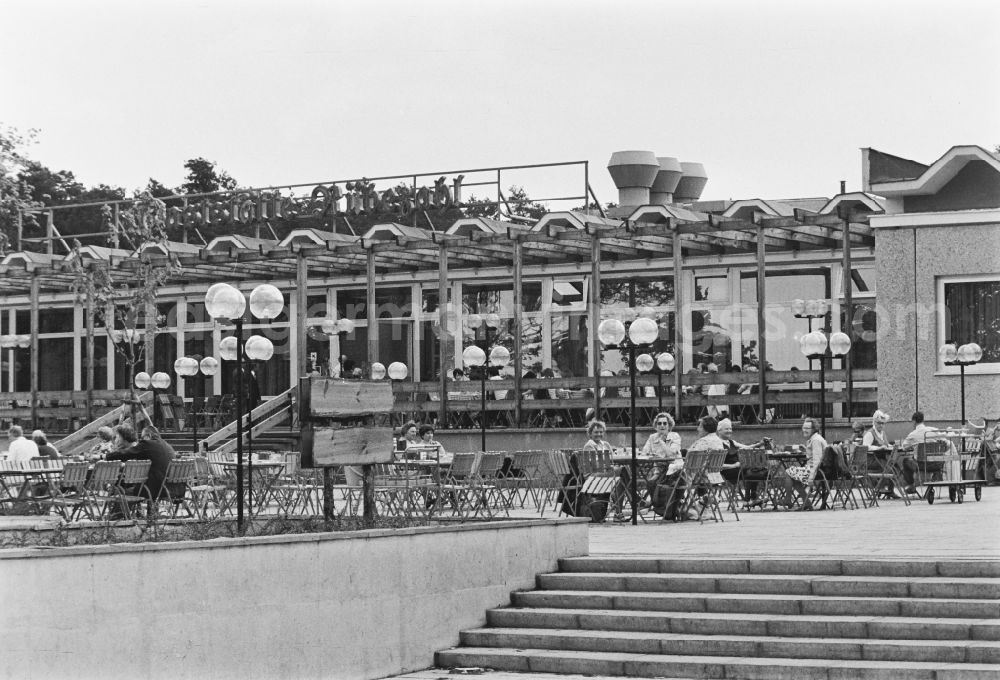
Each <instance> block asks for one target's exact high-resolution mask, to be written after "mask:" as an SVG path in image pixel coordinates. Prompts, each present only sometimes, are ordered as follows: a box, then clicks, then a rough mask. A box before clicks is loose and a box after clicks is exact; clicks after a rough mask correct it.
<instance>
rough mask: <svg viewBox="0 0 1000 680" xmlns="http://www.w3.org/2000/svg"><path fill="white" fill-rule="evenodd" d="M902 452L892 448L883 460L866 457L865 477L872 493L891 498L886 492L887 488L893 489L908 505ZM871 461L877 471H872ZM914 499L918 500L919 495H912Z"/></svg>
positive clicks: (870, 456)
mask: <svg viewBox="0 0 1000 680" xmlns="http://www.w3.org/2000/svg"><path fill="white" fill-rule="evenodd" d="M903 455H904V454H903V450H902V449H900V448H899V447H898V446H895V447H893V449H892V452H891V453H890V454H889V456H888V457H887V458H885V459H882V458H879V457H878V456H872V455H869V456H868V465H869V467H868V472H867V474H866V475H865V476H866V477H867V478H868V486H869V487H870V488H871V489H872V491H873V493H875V494H879V493H882V494H884V495H885V496H886V497H892V494H890V493H889V492H888V489H889V488H892V489H895V490H896V491H897V492H898V493H899V495H900V497H901V498H902V499H903V503H904V504H905V505H909V504H910V495H911V494H909V493H907V492H906V488H907V486H906V480H905V479H903V465H902V461H903ZM872 461H874V462H875V464H876V465H877V466H878V469H872V465H871V463H872ZM913 495H914V497H915V498H919V496H920V495H919V494H913Z"/></svg>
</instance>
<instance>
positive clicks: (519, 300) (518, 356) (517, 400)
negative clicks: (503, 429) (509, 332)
mask: <svg viewBox="0 0 1000 680" xmlns="http://www.w3.org/2000/svg"><path fill="white" fill-rule="evenodd" d="M521 248H522V246H521V243H520V242H518V241H515V242H514V258H513V259H514V426H515V427H521V423H522V422H523V418H522V403H521V400H522V396H521V391H522V390H521V378H522V375H523V373H524V357H523V356H522V353H523V352H524V339H523V337H522V333H523V330H524V319H523V312H524V290H523V287H522V286H523V284H522V280H521V277H522V273H523V272H522V271H521V265H522V258H521ZM445 396H447V395H442V398H444V397H445Z"/></svg>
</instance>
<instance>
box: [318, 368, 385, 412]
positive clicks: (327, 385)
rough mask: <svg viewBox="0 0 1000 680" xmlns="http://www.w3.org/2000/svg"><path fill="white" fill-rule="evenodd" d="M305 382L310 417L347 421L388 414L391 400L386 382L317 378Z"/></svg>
mask: <svg viewBox="0 0 1000 680" xmlns="http://www.w3.org/2000/svg"><path fill="white" fill-rule="evenodd" d="M308 380H309V397H308V404H309V416H310V417H312V418H350V417H358V416H367V415H374V414H377V413H389V412H390V411H392V405H393V403H394V399H393V396H392V385H391V384H390V383H389V381H386V380H382V381H377V382H376V381H372V382H366V381H363V380H339V379H336V378H318V377H311V378H309V379H308Z"/></svg>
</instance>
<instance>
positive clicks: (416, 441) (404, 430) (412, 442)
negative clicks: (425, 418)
mask: <svg viewBox="0 0 1000 680" xmlns="http://www.w3.org/2000/svg"><path fill="white" fill-rule="evenodd" d="M399 434H400V437H399V439H397V440H396V451H397V452H405V451H406V450H407V449H410V448H413V447H414V446H419V445H420V434H419V432H418V427H417V424H416V423H415V422H413V421H412V420H411V421H409V422H407V423H406V424H405V425H403V427H401V428H400V430H399ZM407 457H409V456H407Z"/></svg>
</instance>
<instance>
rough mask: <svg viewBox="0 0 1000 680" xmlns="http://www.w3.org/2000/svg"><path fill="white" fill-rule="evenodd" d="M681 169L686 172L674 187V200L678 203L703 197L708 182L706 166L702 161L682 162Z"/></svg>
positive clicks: (689, 201) (691, 201) (690, 201)
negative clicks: (702, 193)
mask: <svg viewBox="0 0 1000 680" xmlns="http://www.w3.org/2000/svg"><path fill="white" fill-rule="evenodd" d="M681 170H682V171H683V172H684V174H683V176H682V177H681V180H680V182H678V183H677V188H676V189H674V200H675V201H676V202H677V203H693V202H694V201H697V200H698V199H699V198H701V192H702V191H704V190H705V185H706V184H708V175H707V174H706V173H705V166H704V165H702V164H701V163H681Z"/></svg>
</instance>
